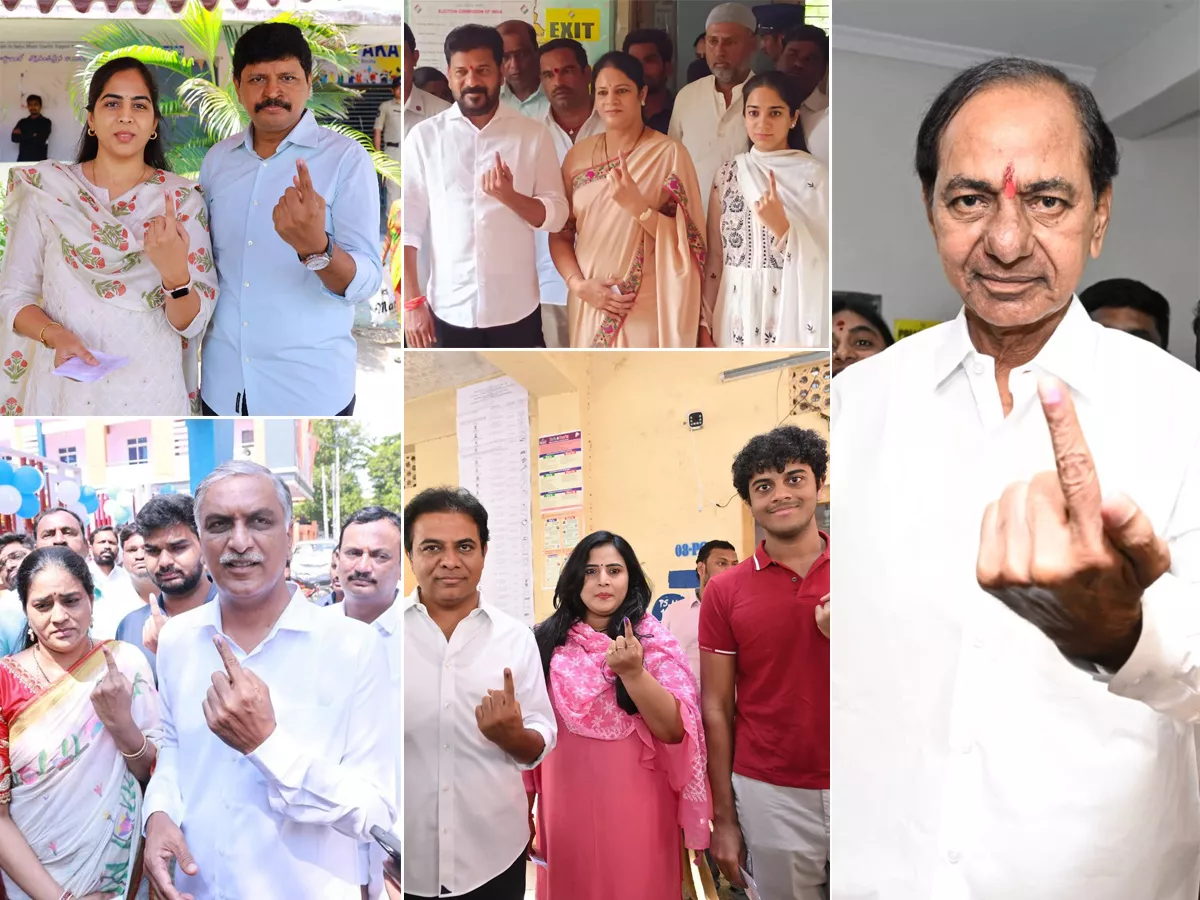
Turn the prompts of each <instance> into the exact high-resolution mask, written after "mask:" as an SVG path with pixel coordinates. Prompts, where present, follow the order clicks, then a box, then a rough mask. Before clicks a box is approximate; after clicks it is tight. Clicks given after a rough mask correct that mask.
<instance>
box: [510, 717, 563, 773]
mask: <svg viewBox="0 0 1200 900" xmlns="http://www.w3.org/2000/svg"><path fill="white" fill-rule="evenodd" d="M525 727H526V728H528V729H529V730H530V731H536V732H537V733H538V734H540V735H541V736H542V752H541V753H539V754H538V758H537V759H535V760H534V761H533V762H531V763H529V764H525V763H520V762H519V763H517V768H518V769H520V770H521V771H522V772H532V771H533V770H534V769H536V768H537V767H538V766H540V765H541V764H542V760H543V759H545V758H546V754H547V753H549V752H550V750H551V748H552V747H553V746H554V742H553V741H552V740H551V738H550V729H549V728H547V727H546V726H545V725H543V724H542V723H541V722H530V721H528V720H527V721H526V722H525Z"/></svg>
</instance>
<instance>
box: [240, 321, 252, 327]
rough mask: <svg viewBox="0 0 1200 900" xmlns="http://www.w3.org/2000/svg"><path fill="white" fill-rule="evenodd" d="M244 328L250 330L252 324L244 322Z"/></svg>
mask: <svg viewBox="0 0 1200 900" xmlns="http://www.w3.org/2000/svg"><path fill="white" fill-rule="evenodd" d="M242 327H243V328H249V327H250V323H249V322H243V323H242Z"/></svg>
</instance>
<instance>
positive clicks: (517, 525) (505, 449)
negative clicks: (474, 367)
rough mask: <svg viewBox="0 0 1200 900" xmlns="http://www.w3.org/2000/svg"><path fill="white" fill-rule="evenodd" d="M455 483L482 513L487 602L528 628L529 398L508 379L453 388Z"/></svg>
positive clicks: (530, 575) (530, 609) (482, 587)
mask: <svg viewBox="0 0 1200 900" xmlns="http://www.w3.org/2000/svg"><path fill="white" fill-rule="evenodd" d="M457 396H458V402H457V419H458V475H459V481H458V483H459V484H460V485H462V486H463V487H464V488H466V489H467V490H468V491H470V492H471V493H472V494H474V495H475V496H476V497H478V498H479V501H480V502H481V503H482V504H483V505H484V507H485V508H486V509H487V511H488V531H489V532H490V536H489V541H488V554H487V565H486V566H484V568H483V579H482V580H481V581H480V583H479V589H480V591H481V592H482V594H483V596H484V597H486V598H487V602H488V603H492V604H495V605H496V606H497V607H498V608H500V609H502V610H503V611H504V612H506V613H508V614H509V615H511V616H514V617H515V618H517V619H518V620H520V621H521V622H523V623H524V624H526V625H529V626H531V627H532V625H533V591H534V586H533V529H532V524H531V522H530V508H531V505H530V501H531V499H532V498H531V497H530V488H529V485H530V475H531V472H530V464H529V394H528V392H527V391H526V390H525V389H524V388H523V387H521V386H520V385H519V384H517V383H516V382H515V381H513V380H512V379H511V378H493V379H492V380H490V381H484V382H480V383H479V384H472V385H468V386H466V387H462V388H459V389H458V395H457Z"/></svg>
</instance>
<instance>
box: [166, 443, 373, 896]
mask: <svg viewBox="0 0 1200 900" xmlns="http://www.w3.org/2000/svg"><path fill="white" fill-rule="evenodd" d="M196 525H197V528H198V530H199V534H200V543H201V549H202V553H203V556H204V562H205V565H206V566H207V567H208V570H209V572H210V573H211V574H212V579H213V581H214V582H215V583H216V586H217V591H218V595H217V599H216V600H215V601H214V602H212V603H206V604H204V605H203V606H201V607H199V608H198V609H194V610H191V611H189V612H185V613H183V614H181V615H179V616H176V617H174V618H172V619H170V620H169V621H168V622H167V623H166V624H165V625H164V626H163V628H162V631H161V633H160V635H159V640H158V646H159V653H158V679H159V695H160V697H161V698H162V705H163V744H162V747H161V748H160V751H159V757H158V766H157V769H156V770H155V773H154V775H153V777H152V778H151V780H150V785H149V787H148V788H147V791H146V802H145V804H144V809H145V817H146V820H145V830H146V849H145V865H146V872H147V874H148V876H149V878H150V880H151V882H152V884H153V885H154V888H155V890H156V891H157V893H158V894H159V895H160V896H161V897H163V898H164V900H184V898H185V897H189V896H190V897H191V898H193V900H218V898H220V900H224V898H238V897H263V898H272V897H281V898H282V897H312V898H320V900H360V898H361V896H362V891H361V887H360V885H361V883H362V882H361V878H360V874H359V872H360V869H359V845H360V844H361V843H365V842H367V841H369V840H371V836H370V829H371V827H372V826H375V825H382V826H383V827H390V826H391V824H392V822H394V821H395V818H396V808H395V805H394V798H395V796H396V786H395V779H396V768H395V759H394V755H393V751H392V744H393V743H394V738H395V735H394V734H393V732H394V731H395V728H396V726H395V725H394V724H392V723H390V722H389V721H388V720H387V717H383V716H380V715H379V710H380V709H384V708H391V707H392V706H393V705H394V704H396V701H395V700H394V699H393V697H392V692H393V689H392V686H391V681H390V678H389V674H388V661H387V657H386V655H385V652H384V648H383V644H382V642H381V641H380V640H379V637H378V636H377V635H376V634H375V632H374V630H373V629H372V628H370V627H369V626H367V625H365V624H363V623H362V622H356V621H354V620H353V619H351V618H349V617H345V618H341V619H338V618H335V617H332V616H329V615H328V614H327V613H323V612H322V611H321V610H320V609H319V608H317V607H315V606H313V605H312V604H310V603H309V602H308V601H307V600H306V599H305V598H304V596H303V595H302V594H300V593H299V592H295V593H293V592H292V591H291V590H289V588H288V584H287V581H286V579H285V578H284V569H285V567H286V565H287V559H288V556H289V553H290V550H291V538H290V535H291V526H292V501H291V496H290V494H289V492H288V488H287V486H286V485H285V484H284V483H283V482H282V481H281V480H280V479H279V478H278V477H277V476H275V475H274V474H272V473H271V471H270V470H269V469H267V468H265V467H263V466H260V465H258V464H257V463H252V462H249V461H245V460H232V461H229V462H226V463H223V464H221V465H219V466H218V467H217V468H216V469H215V470H214V471H213V472H212V473H211V474H210V475H209V476H208V477H207V478H205V479H204V481H203V482H202V483H201V485H200V487H199V488H198V490H197V491H196ZM207 672H212V673H213V674H212V677H211V680H209V679H205V678H204V677H203V674H204V673H207ZM334 673H336V677H331V676H333V675H334ZM198 675H199V676H200V677H197V676H198ZM172 862H174V863H175V869H176V871H175V874H174V877H172V874H171V868H170V866H171V863H172Z"/></svg>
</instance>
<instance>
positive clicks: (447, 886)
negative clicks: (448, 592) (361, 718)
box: [403, 591, 558, 897]
mask: <svg viewBox="0 0 1200 900" xmlns="http://www.w3.org/2000/svg"><path fill="white" fill-rule="evenodd" d="M403 631H404V641H405V648H406V653H405V655H404V664H405V673H404V674H405V677H404V795H405V804H404V845H405V858H404V878H405V881H404V890H405V891H406V892H407V893H412V894H416V895H418V896H422V897H437V896H439V895H441V896H456V895H458V894H465V893H467V892H469V891H473V890H475V888H477V887H479V886H480V885H483V884H486V883H487V882H488V881H490V880H491V879H493V878H495V877H496V876H497V875H499V874H501V873H502V872H504V871H505V870H507V869H508V867H509V866H511V865H512V864H513V863H514V862H515V861H516V860H517V857H519V856H520V855H521V852H522V850H523V849H524V848H525V845H526V844H528V843H529V815H528V813H529V804H528V801H527V799H526V795H525V785H524V782H523V781H522V778H521V771H522V770H523V769H533V768H535V767H536V766H537V765H538V764H539V763H540V762H541V761H542V759H543V758H544V757H545V755H546V754H547V753H549V752H550V751H551V750H552V749H553V747H554V743H555V740H556V739H557V737H558V726H557V724H556V723H555V718H554V708H553V707H552V706H551V705H550V695H549V694H548V693H547V691H546V678H545V675H544V673H543V672H542V660H541V657H540V656H539V654H538V648H537V642H536V641H534V639H533V632H532V631H531V630H530V629H529V628H527V627H526V626H524V625H522V624H521V623H520V622H518V621H517V620H516V619H514V618H513V617H512V616H509V615H507V614H506V613H503V612H501V611H500V610H498V609H496V607H494V606H491V605H488V604H486V603H481V604H480V606H479V608H477V609H474V610H472V611H471V613H470V614H469V615H468V616H467V617H466V618H465V619H463V620H462V621H461V622H459V623H458V627H456V628H455V629H454V633H453V634H452V635H451V637H450V640H449V641H447V640H446V637H445V635H444V634H443V633H442V630H441V629H440V628H439V627H438V626H437V624H436V623H435V622H434V621H433V619H431V618H430V617H429V613H428V611H426V609H425V607H424V605H423V604H421V603H420V602H418V600H417V592H416V591H414V592H413V593H412V594H411V595H410V596H409V597H408V598H407V599H406V600H405V607H404V628H403ZM506 668H508V669H512V673H513V682H514V683H515V687H516V694H517V702H519V703H520V704H521V712H522V714H523V715H524V721H525V727H526V728H531V729H533V730H534V731H537V732H538V733H539V734H541V735H542V737H543V738H545V740H546V747H545V749H544V750H543V751H542V755H541V756H540V757H538V759H536V760H535V761H534V762H532V763H530V764H529V765H527V766H522V765H520V764H519V763H517V762H516V761H515V760H514V759H513V758H512V757H510V756H508V755H507V754H506V753H505V752H504V751H503V750H501V749H500V748H499V747H497V746H496V745H495V744H493V743H492V742H491V741H489V740H488V739H487V738H485V737H484V736H483V734H482V733H481V732H480V731H479V726H478V725H477V724H476V722H475V707H476V706H478V705H479V703H480V701H481V700H482V699H483V698H484V697H485V696H487V692H488V690H489V689H490V690H501V689H503V687H504V670H505V669H506ZM443 889H444V890H445V894H443Z"/></svg>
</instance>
